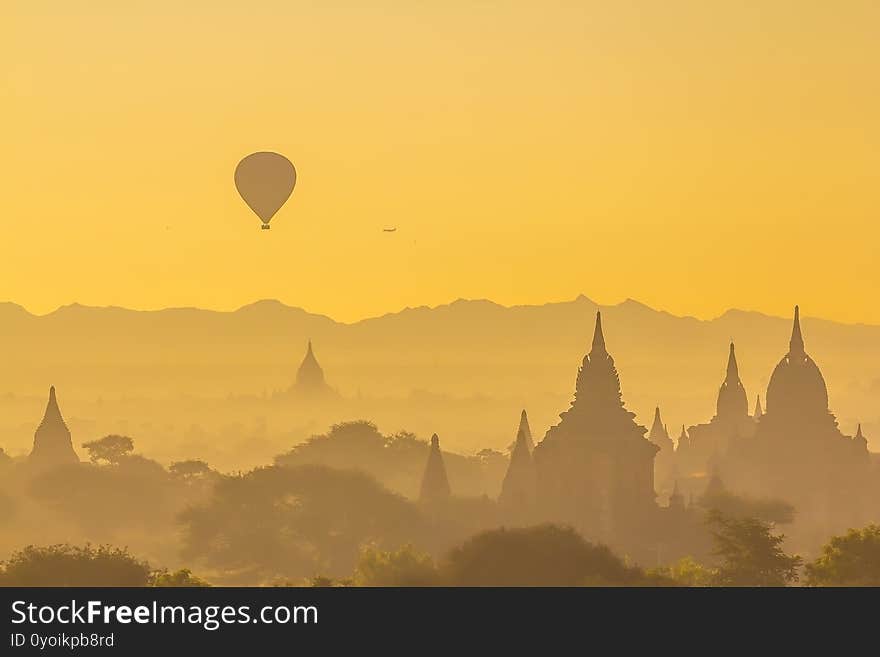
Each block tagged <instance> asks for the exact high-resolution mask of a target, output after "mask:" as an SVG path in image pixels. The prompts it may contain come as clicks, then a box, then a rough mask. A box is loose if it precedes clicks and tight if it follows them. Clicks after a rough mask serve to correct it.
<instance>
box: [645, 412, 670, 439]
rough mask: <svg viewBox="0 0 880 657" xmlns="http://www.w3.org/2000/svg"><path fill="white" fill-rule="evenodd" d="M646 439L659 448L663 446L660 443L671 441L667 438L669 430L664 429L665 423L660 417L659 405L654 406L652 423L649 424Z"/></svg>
mask: <svg viewBox="0 0 880 657" xmlns="http://www.w3.org/2000/svg"><path fill="white" fill-rule="evenodd" d="M648 440H650V441H651V442H652V443H654V444H655V445H657V446H658V447H661V448H662V447H663V446H664V445H663V444H662V443H666V442H671V441H670V440H669V432H668V431H666V425H665V424H663V420H662V419H661V418H660V407H659V406H657V407H655V408H654V423H653V424H652V425H651V431H650V433H648Z"/></svg>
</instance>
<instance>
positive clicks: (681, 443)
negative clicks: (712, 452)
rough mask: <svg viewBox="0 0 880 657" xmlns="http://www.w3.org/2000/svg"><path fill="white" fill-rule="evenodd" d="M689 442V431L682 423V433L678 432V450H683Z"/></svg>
mask: <svg viewBox="0 0 880 657" xmlns="http://www.w3.org/2000/svg"><path fill="white" fill-rule="evenodd" d="M687 444H688V435H687V431H685V430H684V425H683V424H682V425H681V433H680V434H678V444H677V445H676V451H681V448H682V447H686V446H687Z"/></svg>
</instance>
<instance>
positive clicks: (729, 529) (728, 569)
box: [708, 510, 802, 586]
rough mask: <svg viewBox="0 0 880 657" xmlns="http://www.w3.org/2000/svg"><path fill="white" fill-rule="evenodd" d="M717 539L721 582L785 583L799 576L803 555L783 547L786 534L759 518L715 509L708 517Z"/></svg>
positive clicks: (728, 583)
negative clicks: (730, 513) (795, 553)
mask: <svg viewBox="0 0 880 657" xmlns="http://www.w3.org/2000/svg"><path fill="white" fill-rule="evenodd" d="M708 522H709V525H710V526H711V527H712V536H713V538H714V540H715V550H714V552H713V554H714V555H715V556H717V557H719V558H720V560H721V563H720V564H719V566H718V570H717V571H716V584H718V585H720V586H786V585H788V584H790V583H792V582H796V581H797V580H798V569H799V568H800V565H801V563H802V559H801V558H800V557H797V556H789V555H787V554H785V552H784V551H783V550H782V543H783V541H784V540H785V536H783V535H781V534H773V533H772V526H771V525H770V524H769V523H766V522H764V521H762V520H758V519H757V518H739V517H733V516H726V515H724V514H723V513H721V512H719V511H717V510H712V511H710V512H709V517H708Z"/></svg>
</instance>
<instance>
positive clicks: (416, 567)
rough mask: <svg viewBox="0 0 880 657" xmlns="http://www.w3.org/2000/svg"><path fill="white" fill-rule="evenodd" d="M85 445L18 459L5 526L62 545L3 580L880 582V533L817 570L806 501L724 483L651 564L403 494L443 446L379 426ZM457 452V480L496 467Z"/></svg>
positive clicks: (827, 557) (458, 503) (40, 551)
mask: <svg viewBox="0 0 880 657" xmlns="http://www.w3.org/2000/svg"><path fill="white" fill-rule="evenodd" d="M83 448H84V449H85V450H86V452H87V453H88V455H89V462H83V463H77V464H65V465H60V466H58V467H56V468H53V469H50V470H48V471H40V472H35V471H33V470H32V469H31V468H29V467H28V466H27V464H26V463H17V462H13V461H12V460H10V459H6V460H4V461H3V462H2V464H0V469H2V475H3V496H2V498H0V518H2V522H3V525H4V528H5V530H10V531H4V532H3V533H4V536H6V537H7V538H9V537H10V536H12V535H13V534H15V535H18V536H30V537H33V536H35V535H36V536H37V537H39V532H37V531H35V530H36V528H37V527H38V526H41V525H43V526H44V530H45V531H44V535H47V536H51V537H54V538H50V539H49V540H50V541H51V542H46V541H33V542H34V545H30V546H21V545H19V546H18V547H17V548H16V547H15V546H12V547H8V548H6V552H7V554H8V555H9V557H8V559H7V560H6V561H5V562H3V565H2V570H0V583H2V584H3V585H7V586H15V585H19V586H37V585H60V586H84V585H97V586H108V585H118V586H202V585H208V583H209V582H210V583H216V584H263V585H307V584H311V585H319V586H331V585H338V586H345V585H358V586H386V585H393V586H408V585H414V586H433V585H454V586H492V585H494V586H513V585H518V586H532V585H554V586H588V585H601V586H672V585H686V586H713V585H719V586H720V585H724V586H740V585H742V586H785V585H790V584H807V585H878V584H880V527H877V526H874V525H871V526H868V527H865V528H864V529H861V530H855V529H854V530H851V531H850V532H849V533H847V534H846V535H841V536H835V537H832V538H830V539H829V540H828V542H827V544H826V545H824V547H822V548H821V550H820V551H819V552H818V556H817V557H816V558H815V559H813V560H811V561H808V562H805V561H804V560H803V559H801V558H800V557H799V556H797V555H792V554H788V553H786V551H785V550H784V547H783V537H782V535H781V533H779V531H778V529H777V528H778V527H780V526H782V525H784V524H785V523H787V522H790V521H791V518H792V516H793V515H794V509H792V508H791V507H790V506H789V505H787V504H785V503H783V502H779V501H773V500H756V499H750V498H747V497H743V496H740V495H736V494H734V493H732V492H730V491H728V490H726V489H725V488H724V486H723V484H722V483H721V482H720V481H719V480H717V479H716V480H714V481H712V482H710V485H709V486H708V487H707V489H706V491H705V493H704V494H703V495H702V496H701V497H700V498H699V499H697V500H695V501H693V502H692V503H691V505H690V507H688V508H687V509H686V510H685V515H683V516H682V518H685V519H686V520H685V521H684V523H685V524H684V525H683V526H682V531H681V532H680V535H679V543H678V545H677V546H676V547H675V549H674V550H673V549H672V548H671V547H669V549H668V552H669V554H668V558H662V555H661V558H659V559H658V562H657V563H644V562H642V563H640V564H637V563H634V562H633V560H632V558H631V556H630V555H629V554H626V553H621V552H619V551H618V550H615V549H612V548H609V547H607V546H605V545H602V544H600V543H595V542H591V541H589V540H586V539H585V538H584V537H582V536H581V535H580V534H579V533H577V532H576V531H575V530H573V529H571V528H569V527H566V526H561V525H557V524H546V523H544V524H537V525H528V526H517V523H511V522H510V518H509V517H507V515H506V512H505V508H504V505H503V504H499V503H498V502H496V501H495V500H491V499H489V498H487V497H474V498H466V497H464V498H460V497H455V496H450V497H448V498H446V499H443V500H434V501H432V502H425V501H422V502H418V501H416V500H414V499H413V497H415V495H410V496H404V495H402V494H401V493H400V492H397V491H394V490H391V489H390V488H389V487H387V486H385V485H383V484H382V483H380V482H379V478H380V477H381V478H382V479H386V480H387V479H389V478H391V480H392V481H394V482H396V484H395V485H394V487H395V488H398V489H404V490H409V491H414V490H417V489H418V482H419V478H420V476H421V471H423V470H424V468H425V463H426V461H427V460H428V458H429V453H430V447H429V444H428V443H427V442H426V441H423V440H420V439H418V438H417V437H415V436H413V435H411V434H399V435H396V436H390V437H384V436H381V435H380V434H379V433H378V432H377V431H376V429H375V427H374V426H373V425H371V424H370V423H367V422H355V423H347V424H340V425H336V426H334V427H333V428H332V429H331V430H330V431H329V432H328V433H327V434H324V435H321V436H315V437H314V438H313V439H311V440H309V441H307V442H306V443H304V444H302V445H300V446H298V447H297V448H294V449H293V450H291V451H290V452H288V453H286V454H283V455H281V456H279V457H278V458H277V459H276V463H275V464H274V465H272V466H267V467H262V468H257V469H255V470H252V471H249V472H246V473H231V474H221V473H218V472H216V471H214V470H212V469H211V468H210V467H209V466H208V464H206V463H204V462H202V461H198V460H190V461H183V462H177V463H174V464H171V465H170V466H169V467H167V468H166V467H163V466H162V465H161V464H159V463H158V462H156V461H153V460H150V459H149V458H147V457H145V456H143V455H139V454H136V453H135V443H134V441H133V440H132V439H131V438H128V437H125V436H107V437H105V438H103V439H100V440H96V441H91V442H89V443H86V444H85V445H84V446H83ZM443 456H444V461H445V462H446V463H447V464H448V468H449V471H450V478H453V477H458V476H467V472H468V468H474V469H476V470H479V468H487V467H489V468H491V467H492V466H491V465H485V464H483V463H481V462H480V460H479V459H467V458H465V457H459V458H460V460H457V459H455V458H449V455H447V454H444V455H443ZM456 464H457V465H456ZM334 466H336V467H334ZM340 466H341V467H340ZM459 468H460V470H459ZM392 473H393V474H392ZM394 477H396V478H394ZM47 523H48V524H47ZM21 528H30V530H31V531H30V532H27V531H24V532H19V531H18V530H19V529H21ZM12 530H15V531H14V532H13V531H12ZM53 530H54V531H53ZM150 534H155V535H156V536H158V540H146V539H145V538H144V537H146V536H149V535H150ZM59 536H61V537H64V538H58V537H59ZM72 536H76V537H81V539H82V543H83V545H77V541H71V538H70V537H72ZM159 542H161V543H162V544H163V545H164V547H163V548H162V549H161V550H159V549H157V543H159ZM35 545H44V546H45V547H36V546H35ZM112 545H128V546H135V547H134V549H133V550H132V551H131V552H130V551H129V549H120V548H117V547H111V546H112ZM144 552H146V553H148V554H149V555H150V556H149V558H148V559H144V558H142V556H141V555H142V553H144ZM135 554H136V555H138V556H133V555H135ZM148 561H149V562H151V563H156V564H159V565H155V566H154V565H150V563H148ZM193 573H197V575H194V574H193Z"/></svg>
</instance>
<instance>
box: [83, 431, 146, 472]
mask: <svg viewBox="0 0 880 657" xmlns="http://www.w3.org/2000/svg"><path fill="white" fill-rule="evenodd" d="M82 446H83V448H85V449H86V450H87V451H88V453H89V460H90V461H91V462H92V463H100V462H101V461H104V462H106V463H109V464H110V465H117V464H119V462H120V461H122V460H123V459H124V458H125V457H126V456H128V455H129V454H131V452H133V451H134V441H133V440H132V439H131V438H129V437H128V436H118V435H115V434H113V435H110V436H104V437H103V438H99V439H98V440H92V441H90V442H87V443H83V445H82Z"/></svg>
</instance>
